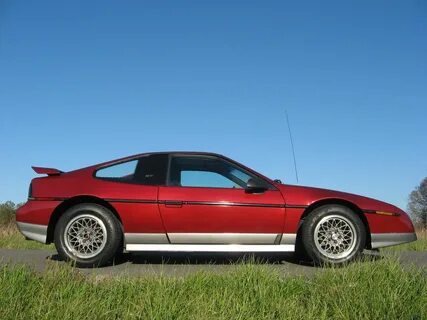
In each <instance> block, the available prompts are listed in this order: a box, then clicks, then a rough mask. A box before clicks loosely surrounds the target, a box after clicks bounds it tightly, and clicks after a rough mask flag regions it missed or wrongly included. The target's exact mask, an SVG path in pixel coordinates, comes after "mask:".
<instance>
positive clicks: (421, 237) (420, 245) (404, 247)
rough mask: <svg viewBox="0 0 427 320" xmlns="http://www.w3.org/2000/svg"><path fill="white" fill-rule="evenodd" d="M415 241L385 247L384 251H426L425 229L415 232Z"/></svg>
mask: <svg viewBox="0 0 427 320" xmlns="http://www.w3.org/2000/svg"><path fill="white" fill-rule="evenodd" d="M417 238H418V240H417V241H414V242H409V243H404V244H400V245H398V246H392V247H387V248H384V249H382V250H386V251H427V229H420V230H418V231H417Z"/></svg>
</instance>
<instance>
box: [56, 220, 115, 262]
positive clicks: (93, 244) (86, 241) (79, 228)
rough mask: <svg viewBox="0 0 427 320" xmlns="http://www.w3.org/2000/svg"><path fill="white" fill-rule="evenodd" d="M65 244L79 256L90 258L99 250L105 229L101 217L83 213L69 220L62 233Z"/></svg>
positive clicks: (103, 244)
mask: <svg viewBox="0 0 427 320" xmlns="http://www.w3.org/2000/svg"><path fill="white" fill-rule="evenodd" d="M64 240H65V244H66V246H67V247H68V249H69V250H70V251H71V252H73V254H74V255H75V256H77V257H79V258H90V257H93V256H96V255H97V254H98V253H99V252H101V251H102V250H103V249H104V247H105V244H106V241H107V231H106V228H105V225H104V223H103V222H102V220H101V219H99V218H97V217H95V216H93V215H90V214H83V215H80V216H77V217H76V218H74V219H73V220H71V221H70V222H69V223H68V225H67V227H66V229H65V233H64Z"/></svg>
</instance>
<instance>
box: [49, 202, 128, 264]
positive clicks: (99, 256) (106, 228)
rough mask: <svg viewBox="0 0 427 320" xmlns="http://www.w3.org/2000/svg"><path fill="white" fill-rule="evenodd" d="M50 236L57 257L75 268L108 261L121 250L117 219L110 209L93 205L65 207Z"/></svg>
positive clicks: (121, 237) (120, 231)
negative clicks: (53, 232)
mask: <svg viewBox="0 0 427 320" xmlns="http://www.w3.org/2000/svg"><path fill="white" fill-rule="evenodd" d="M54 237H55V239H54V240H55V246H56V249H57V250H58V253H59V255H60V256H61V258H63V259H64V260H66V261H73V262H74V263H75V264H76V266H78V267H97V266H103V265H106V264H109V263H111V262H112V261H113V260H114V258H115V257H116V256H117V254H118V253H121V252H122V249H123V248H122V243H123V240H122V239H123V234H122V230H121V226H120V222H119V221H118V219H117V218H116V217H115V216H114V215H113V213H112V212H111V211H110V210H108V209H107V208H105V207H103V206H100V205H97V204H79V205H76V206H73V207H71V208H70V209H68V210H67V211H66V212H65V213H64V214H63V215H62V216H61V217H60V219H59V221H58V223H57V225H56V227H55V235H54Z"/></svg>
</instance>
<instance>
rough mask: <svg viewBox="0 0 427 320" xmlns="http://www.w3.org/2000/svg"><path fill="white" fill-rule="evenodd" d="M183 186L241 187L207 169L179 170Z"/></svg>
mask: <svg viewBox="0 0 427 320" xmlns="http://www.w3.org/2000/svg"><path fill="white" fill-rule="evenodd" d="M181 186H183V187H214V188H241V187H240V186H239V185H238V184H236V183H234V182H233V181H232V180H230V179H227V178H226V177H224V176H222V175H220V174H218V173H216V172H209V171H181Z"/></svg>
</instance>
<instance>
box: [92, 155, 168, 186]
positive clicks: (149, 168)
mask: <svg viewBox="0 0 427 320" xmlns="http://www.w3.org/2000/svg"><path fill="white" fill-rule="evenodd" d="M167 165H168V155H167V154H153V155H147V156H143V157H141V158H139V159H134V160H131V161H127V162H122V163H119V164H114V165H112V166H109V167H106V168H101V169H99V170H98V171H96V173H95V177H97V178H100V179H105V180H110V181H115V182H125V183H136V184H143V185H150V186H158V185H164V184H166V171H167Z"/></svg>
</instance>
